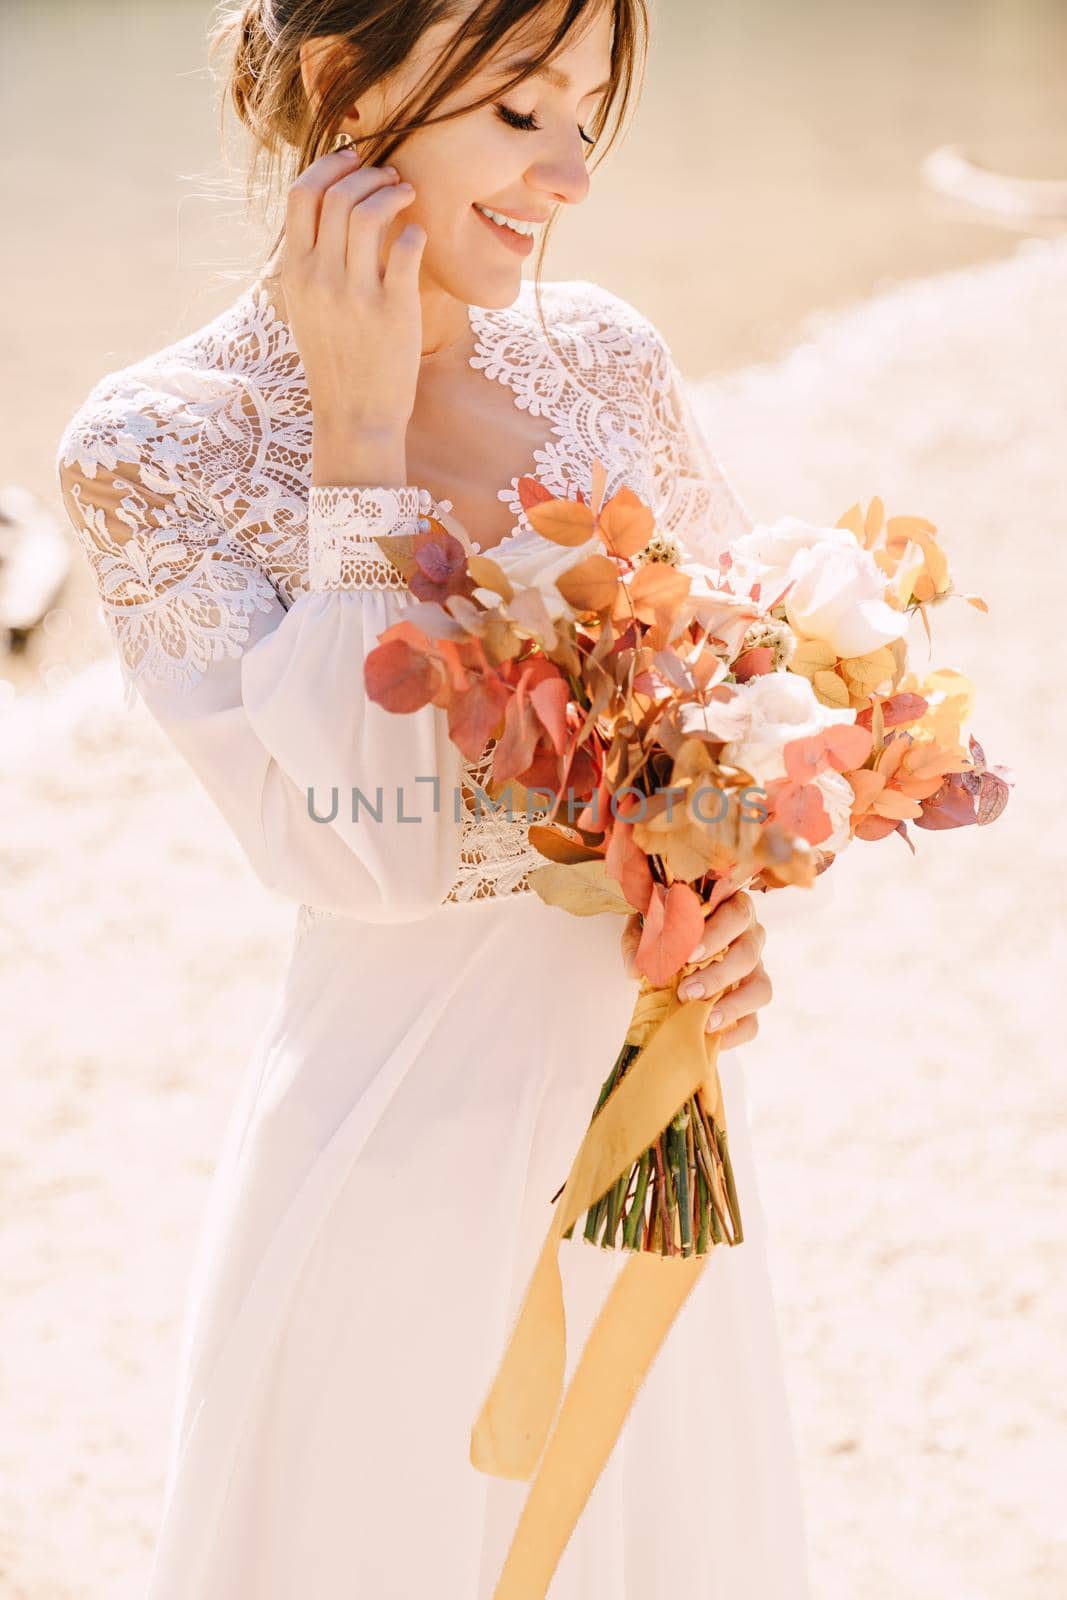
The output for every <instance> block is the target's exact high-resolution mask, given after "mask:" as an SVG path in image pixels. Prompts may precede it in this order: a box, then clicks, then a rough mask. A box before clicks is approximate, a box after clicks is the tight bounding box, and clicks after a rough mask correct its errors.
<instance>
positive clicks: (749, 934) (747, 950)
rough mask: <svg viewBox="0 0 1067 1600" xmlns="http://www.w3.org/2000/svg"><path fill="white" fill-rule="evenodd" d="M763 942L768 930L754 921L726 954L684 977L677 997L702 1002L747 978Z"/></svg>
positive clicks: (761, 949) (756, 960)
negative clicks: (705, 998) (708, 996)
mask: <svg viewBox="0 0 1067 1600" xmlns="http://www.w3.org/2000/svg"><path fill="white" fill-rule="evenodd" d="M766 940H767V930H766V929H765V928H764V926H763V924H762V923H760V922H754V923H753V924H752V925H751V927H749V928H748V929H747V930H746V931H745V932H744V933H742V934H741V936H740V937H739V938H737V939H735V940H734V942H733V944H732V945H731V946H730V947H729V949H728V950H727V951H726V954H725V955H724V956H722V957H721V958H720V959H719V960H717V961H712V962H711V963H710V964H709V965H708V966H706V967H704V968H703V969H702V970H701V971H699V972H693V973H690V974H689V975H688V976H686V977H684V978H683V979H682V981H681V983H679V985H678V998H679V999H680V1000H702V999H703V998H704V997H705V996H707V995H711V994H718V993H719V991H720V990H721V989H728V988H729V987H730V985H731V984H732V983H737V982H738V980H739V979H741V978H745V977H747V976H748V974H749V973H750V972H752V971H753V969H754V968H755V966H756V964H757V963H758V961H759V959H760V956H761V955H762V953H763V946H764V944H765V943H766Z"/></svg>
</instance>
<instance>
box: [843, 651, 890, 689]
mask: <svg viewBox="0 0 1067 1600" xmlns="http://www.w3.org/2000/svg"><path fill="white" fill-rule="evenodd" d="M893 666H894V661H893V652H892V651H891V650H888V649H887V648H886V647H885V645H880V646H879V648H878V649H877V650H871V651H869V652H868V654H867V655H865V656H848V657H846V658H845V659H844V660H843V661H842V662H841V672H842V674H843V676H844V678H845V680H846V681H847V682H848V683H849V684H850V685H855V686H856V687H857V688H862V689H868V690H869V689H876V688H877V687H878V685H879V684H880V683H883V682H884V681H885V679H886V678H891V677H892V676H893Z"/></svg>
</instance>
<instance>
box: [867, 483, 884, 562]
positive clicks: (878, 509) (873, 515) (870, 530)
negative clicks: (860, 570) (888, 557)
mask: <svg viewBox="0 0 1067 1600" xmlns="http://www.w3.org/2000/svg"><path fill="white" fill-rule="evenodd" d="M884 526H885V506H884V504H883V503H882V499H881V497H880V496H879V495H875V497H874V499H873V500H872V501H871V503H870V505H869V506H868V507H867V517H866V520H865V522H864V528H863V543H864V547H865V549H867V550H870V549H871V548H872V547H873V546H874V545H875V544H877V542H878V535H879V534H880V533H881V531H882V529H883V527H884Z"/></svg>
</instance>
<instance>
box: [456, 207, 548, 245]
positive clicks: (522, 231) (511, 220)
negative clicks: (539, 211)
mask: <svg viewBox="0 0 1067 1600" xmlns="http://www.w3.org/2000/svg"><path fill="white" fill-rule="evenodd" d="M472 209H473V210H475V211H477V213H478V215H479V216H480V217H481V218H483V220H484V221H486V222H490V223H492V225H493V226H494V227H495V228H500V229H502V230H503V231H504V232H505V233H510V234H513V235H514V236H515V237H516V238H517V239H526V240H532V239H533V236H534V234H535V232H536V230H537V228H538V226H539V224H538V223H536V222H525V221H520V220H519V219H518V218H516V217H509V216H508V215H507V214H506V212H503V211H494V210H493V208H492V206H483V205H482V204H481V203H480V202H479V201H477V200H475V201H474V203H473V207H472Z"/></svg>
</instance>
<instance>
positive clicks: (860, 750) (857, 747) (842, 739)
mask: <svg viewBox="0 0 1067 1600" xmlns="http://www.w3.org/2000/svg"><path fill="white" fill-rule="evenodd" d="M822 737H823V738H824V739H825V741H826V754H827V761H828V763H829V765H830V766H831V767H836V768H837V770H838V772H851V770H852V768H853V767H862V765H863V763H864V762H865V761H866V759H867V757H868V756H869V755H870V753H871V749H872V746H873V744H874V737H873V735H872V733H871V730H870V729H869V728H858V727H857V726H856V724H855V723H854V722H841V723H838V724H837V725H836V727H832V728H824V729H823V734H822Z"/></svg>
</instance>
